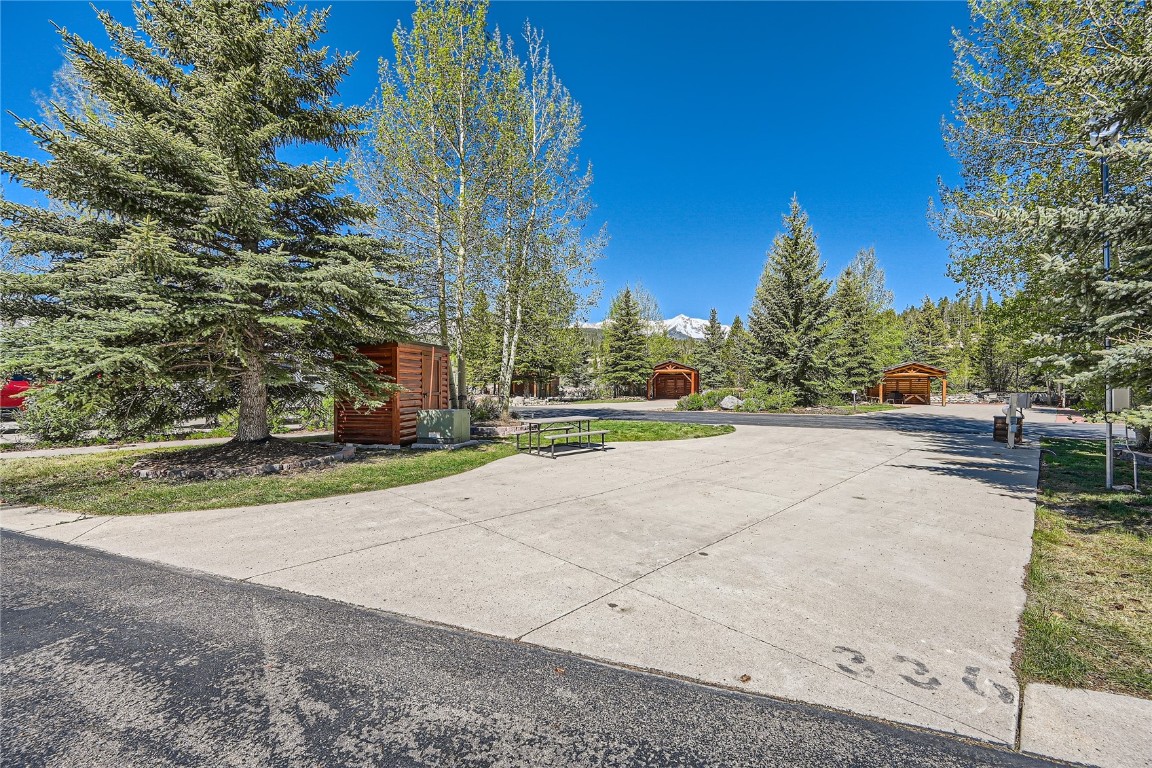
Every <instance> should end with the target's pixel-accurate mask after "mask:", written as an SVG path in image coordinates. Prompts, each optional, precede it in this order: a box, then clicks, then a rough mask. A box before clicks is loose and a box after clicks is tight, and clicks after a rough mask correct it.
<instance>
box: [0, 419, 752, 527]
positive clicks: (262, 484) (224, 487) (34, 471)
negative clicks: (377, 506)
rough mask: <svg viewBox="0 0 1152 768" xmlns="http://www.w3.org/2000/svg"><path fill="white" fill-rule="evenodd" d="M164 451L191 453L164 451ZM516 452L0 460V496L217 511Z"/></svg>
mask: <svg viewBox="0 0 1152 768" xmlns="http://www.w3.org/2000/svg"><path fill="white" fill-rule="evenodd" d="M593 429H608V430H610V431H611V432H610V434H609V435H608V441H609V442H631V441H637V440H682V439H686V438H693V437H709V436H712V435H722V434H725V433H728V432H731V431H732V427H730V426H713V425H708V424H671V423H667V422H653V421H596V422H593ZM163 450H164V451H166V452H167V451H182V450H191V449H190V448H165V449H163ZM515 452H516V448H515V445H514V444H511V443H510V442H508V441H502V442H493V443H486V444H483V445H480V446H477V447H474V448H461V449H459V450H455V451H424V450H405V451H381V452H372V453H367V452H366V453H363V454H361V455H358V456H357V457H356V459H355V460H353V461H349V462H342V463H338V464H333V465H332V466H330V467H329V468H326V469H323V470H306V471H302V472H297V473H294V474H285V475H258V476H255V477H248V476H246V477H233V478H228V479H225V480H190V481H189V480H141V479H139V478H136V477H133V476H132V474H131V472H130V470H131V468H132V464H133V462H135V461H137V460H138V459H139V458H140V457H141V456H144V455H148V454H155V453H157V450H156V449H148V450H124V451H115V452H111V451H110V452H108V453H101V454H96V455H79V456H59V457H52V458H36V459H17V460H12V461H0V497H2V498H3V500H4V501H7V502H9V503H15V504H35V505H41V506H48V507H55V508H57V509H66V510H73V511H76V512H84V513H87V514H96V515H147V514H154V513H158V512H179V511H183V510H190V509H220V508H224V507H238V506H248V505H255V504H272V503H275V502H281V501H298V500H302V499H318V498H322V497H325V496H338V495H340V494H345V493H357V492H359V491H375V490H381V489H384V488H395V487H398V486H401V485H411V484H412V483H423V482H426V481H428V480H436V479H437V478H441V477H447V476H448V475H455V474H459V473H460V472H466V471H468V470H470V469H475V468H476V467H480V466H483V465H484V464H487V463H489V462H492V461H496V460H497V459H502V458H505V457H507V456H511V455H512V454H514V453H515Z"/></svg>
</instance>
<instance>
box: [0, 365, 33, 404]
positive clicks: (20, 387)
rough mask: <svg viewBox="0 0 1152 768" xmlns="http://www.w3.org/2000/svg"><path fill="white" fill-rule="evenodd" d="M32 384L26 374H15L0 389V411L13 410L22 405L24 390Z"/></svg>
mask: <svg viewBox="0 0 1152 768" xmlns="http://www.w3.org/2000/svg"><path fill="white" fill-rule="evenodd" d="M30 386H32V382H31V380H29V378H28V377H27V376H21V375H20V374H15V375H14V376H12V378H10V379H8V380H7V381H5V382H4V387H3V388H2V389H0V411H14V410H17V409H20V408H23V407H24V392H25V390H27V389H28V388H29V387H30Z"/></svg>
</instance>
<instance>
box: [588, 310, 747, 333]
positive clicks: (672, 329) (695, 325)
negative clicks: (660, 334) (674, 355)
mask: <svg viewBox="0 0 1152 768" xmlns="http://www.w3.org/2000/svg"><path fill="white" fill-rule="evenodd" d="M580 327H581V328H603V327H604V323H603V321H601V322H599V323H584V324H583V325H581V326H580ZM722 327H723V328H724V333H728V331H729V329H730V328H731V326H727V325H725V326H722ZM707 329H708V321H707V320H701V319H700V318H698V317H688V315H676V317H670V318H668V319H667V320H661V321H660V322H659V323H653V328H652V330H653V331H654V332H655V331H660V330H665V331H667V332H668V335H669V336H671V337H672V338H674V339H702V338H704V334H705V332H706V331H707Z"/></svg>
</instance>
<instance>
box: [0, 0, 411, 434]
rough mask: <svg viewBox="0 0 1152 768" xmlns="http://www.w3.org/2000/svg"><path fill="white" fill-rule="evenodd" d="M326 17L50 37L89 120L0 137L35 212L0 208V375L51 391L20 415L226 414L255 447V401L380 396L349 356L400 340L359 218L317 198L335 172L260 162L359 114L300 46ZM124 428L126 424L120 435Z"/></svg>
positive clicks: (236, 16)
mask: <svg viewBox="0 0 1152 768" xmlns="http://www.w3.org/2000/svg"><path fill="white" fill-rule="evenodd" d="M326 17H327V15H326V13H324V12H320V13H307V12H305V11H300V12H293V10H292V7H291V6H290V4H289V2H288V1H287V0H277V1H275V2H251V3H217V2H205V1H201V0H194V1H193V2H185V3H173V2H161V1H160V0H141V2H140V3H138V4H137V6H136V20H137V23H138V27H139V30H138V31H134V30H132V29H130V28H127V27H125V26H122V25H121V24H119V23H118V22H116V21H115V20H114V19H113V18H112V16H111V15H110V14H107V13H100V14H99V18H100V21H101V22H102V23H103V25H104V28H105V30H106V31H107V33H108V35H109V37H110V38H111V40H112V47H113V53H111V54H107V53H104V52H103V51H101V50H100V49H99V48H98V47H97V46H95V45H93V44H92V43H90V42H88V41H85V40H83V39H81V38H80V37H79V36H77V35H75V34H72V33H69V32H67V31H66V30H62V31H61V37H62V39H63V44H64V48H65V50H66V52H67V57H68V61H69V63H70V64H71V66H72V67H73V69H74V70H75V73H76V75H77V77H78V78H79V79H80V81H81V82H82V83H83V85H84V87H85V89H86V90H88V91H89V92H90V94H91V95H92V98H93V99H94V100H95V101H97V102H98V103H99V104H100V105H101V108H100V109H98V110H86V111H84V112H82V113H70V112H69V111H68V110H67V108H66V107H65V106H63V105H55V106H54V107H53V115H52V119H51V120H43V121H36V120H21V121H20V122H19V125H20V126H21V128H23V129H24V130H26V131H27V132H28V133H29V134H30V135H31V136H32V138H33V139H34V140H35V141H36V143H37V144H38V146H39V147H40V148H41V149H42V150H43V151H44V152H45V153H46V154H47V155H48V160H47V161H41V160H37V159H29V158H21V157H16V156H13V155H10V154H6V153H5V154H0V170H2V171H3V172H4V173H6V174H8V175H10V176H11V177H12V178H14V179H15V180H16V181H17V182H19V183H20V184H22V185H23V186H25V187H26V188H28V189H32V190H36V191H38V192H40V193H43V195H44V196H45V197H46V198H48V199H49V200H50V201H52V203H53V205H52V206H51V207H40V206H37V205H20V204H17V203H14V202H11V201H8V200H4V201H2V202H0V218H2V219H3V220H4V221H5V226H4V234H5V238H6V239H7V240H8V241H9V243H10V247H11V251H10V255H11V257H12V258H13V259H14V260H15V261H16V262H17V263H27V262H28V261H30V260H31V261H33V262H36V263H37V265H38V266H40V267H42V269H38V270H35V271H33V270H24V269H19V268H18V269H17V270H15V271H13V272H9V273H5V274H4V276H3V285H2V286H0V296H3V299H2V300H0V301H2V305H0V310H2V314H3V316H4V317H5V319H8V320H14V319H21V320H23V321H27V322H28V324H27V325H20V326H18V327H11V328H8V329H7V330H6V331H5V332H4V338H3V340H2V343H3V346H4V348H5V361H4V367H5V368H6V369H8V370H18V371H20V372H23V373H28V374H32V375H34V376H37V377H39V378H41V379H42V380H44V381H51V382H53V383H52V384H49V385H48V386H46V387H45V388H44V389H43V390H41V391H40V392H39V393H38V394H37V396H36V397H37V399H38V400H41V399H43V400H53V399H54V400H57V401H59V402H63V403H67V404H68V405H70V406H73V407H76V408H87V409H93V410H95V411H98V412H100V413H101V414H102V415H103V416H104V417H105V418H107V419H109V420H111V421H113V422H114V423H115V424H117V425H120V428H121V429H128V430H129V431H131V430H137V431H146V430H149V429H157V428H161V427H163V426H166V425H168V424H170V423H172V422H175V421H177V420H180V419H185V418H189V417H191V416H197V415H205V414H213V413H219V412H221V411H223V410H226V409H229V408H233V407H238V409H239V420H238V427H237V435H236V437H237V439H238V440H240V441H258V440H262V439H264V438H267V437H268V435H269V428H268V417H267V413H268V408H269V405H270V402H274V401H284V400H291V399H293V398H297V397H301V396H303V395H304V394H306V393H307V392H309V391H310V390H311V389H312V387H313V384H312V383H311V382H315V381H322V382H325V383H327V384H328V385H329V386H330V387H331V388H332V389H333V390H334V391H335V393H336V394H337V395H339V396H357V397H362V387H364V386H367V387H368V388H369V389H370V390H371V391H372V392H374V393H375V394H376V395H382V394H383V393H384V392H385V391H386V389H385V388H383V387H381V386H378V385H377V383H376V377H374V376H369V377H368V378H366V379H364V378H361V377H362V375H363V374H366V373H369V372H370V371H372V370H374V367H373V366H372V365H371V363H369V362H368V361H367V360H365V359H364V358H363V357H361V356H359V355H358V354H357V353H356V345H357V343H362V342H365V341H376V340H384V339H388V338H396V337H398V336H400V335H401V334H402V333H403V331H404V326H405V320H406V318H407V313H408V311H409V307H408V294H407V292H406V291H404V290H401V289H400V288H399V287H397V285H396V284H395V283H394V282H393V281H392V280H390V279H388V278H386V277H385V276H386V275H395V274H396V273H397V272H398V271H400V269H401V267H402V265H401V264H400V263H398V262H397V261H396V260H395V259H394V258H393V257H391V256H389V254H388V251H387V250H386V249H385V248H384V247H383V245H382V244H381V243H380V242H379V241H377V240H376V239H374V238H371V237H368V236H366V235H363V234H358V233H357V227H359V226H360V225H362V224H363V223H364V222H365V221H367V220H369V219H371V217H372V215H373V212H372V210H371V209H370V208H367V207H365V206H363V205H361V204H359V203H357V202H356V201H355V200H353V199H352V198H351V197H348V196H346V195H343V194H339V193H337V191H336V190H337V189H338V188H339V187H340V186H341V185H342V184H343V182H344V179H345V167H344V166H343V165H341V164H334V163H331V162H328V161H318V162H313V163H307V164H302V165H293V164H291V163H289V162H286V161H285V160H283V159H281V158H280V157H279V155H278V152H279V151H280V150H281V149H282V148H284V147H288V146H290V145H298V144H302V143H303V144H306V143H312V144H316V145H319V146H321V147H325V148H327V149H329V150H333V151H338V150H341V149H344V148H346V147H348V146H350V145H351V144H352V143H353V142H354V140H355V138H356V136H357V131H358V126H359V125H360V124H361V123H363V121H364V120H365V118H366V117H367V114H366V112H365V111H364V110H362V109H354V108H351V109H350V108H344V107H341V106H339V105H337V104H335V103H333V97H334V96H335V95H336V93H337V89H338V87H339V85H340V82H341V81H342V80H343V78H344V76H345V75H346V74H347V73H348V71H349V68H350V67H351V65H352V62H353V57H352V56H347V55H343V54H339V53H337V54H333V55H330V54H329V52H328V50H327V48H322V47H316V45H315V44H316V42H317V40H318V39H319V38H320V36H321V35H322V34H323V32H324V28H325V20H326ZM124 425H128V426H127V427H125V426H124Z"/></svg>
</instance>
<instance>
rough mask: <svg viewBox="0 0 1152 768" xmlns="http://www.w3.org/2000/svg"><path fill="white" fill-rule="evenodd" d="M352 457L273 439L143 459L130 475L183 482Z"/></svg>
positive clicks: (335, 448) (349, 452)
mask: <svg viewBox="0 0 1152 768" xmlns="http://www.w3.org/2000/svg"><path fill="white" fill-rule="evenodd" d="M355 453H356V449H355V448H354V447H352V446H345V445H337V444H335V443H305V442H299V441H295V440H280V439H277V438H275V437H272V438H269V439H267V440H264V441H262V442H258V443H240V442H237V441H235V440H231V441H229V442H227V443H223V444H222V445H210V446H207V447H205V448H193V449H192V450H190V451H177V452H171V453H157V454H154V455H151V456H146V457H144V458H142V459H140V460H139V461H137V462H136V463H135V464H133V465H132V474H133V475H135V476H137V477H141V478H152V479H158V478H172V479H184V480H200V479H208V478H224V477H233V476H236V475H263V474H272V473H275V472H290V471H292V470H296V469H304V468H307V467H319V466H324V465H326V464H330V463H331V462H334V461H346V460H347V459H350V458H352V456H353V455H355Z"/></svg>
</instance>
